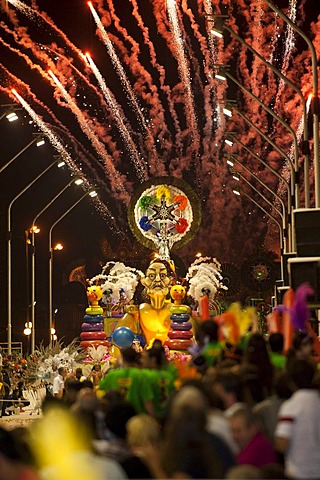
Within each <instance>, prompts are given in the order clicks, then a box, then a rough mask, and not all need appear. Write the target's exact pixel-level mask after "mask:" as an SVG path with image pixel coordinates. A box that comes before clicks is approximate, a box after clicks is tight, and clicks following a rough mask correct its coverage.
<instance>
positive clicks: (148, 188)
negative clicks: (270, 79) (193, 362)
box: [80, 177, 226, 355]
mask: <svg viewBox="0 0 320 480" xmlns="http://www.w3.org/2000/svg"><path fill="white" fill-rule="evenodd" d="M128 221H129V225H130V228H131V230H132V232H133V234H134V235H135V237H136V238H137V239H138V241H139V242H141V243H142V244H143V245H144V246H145V247H147V248H149V249H150V250H151V252H154V258H153V259H152V260H151V261H150V263H149V265H148V267H147V269H146V271H145V272H142V271H141V270H139V269H136V268H133V267H130V266H128V265H125V264H124V263H122V262H107V263H106V265H105V266H104V267H103V268H102V272H101V273H99V274H97V275H96V276H94V277H93V278H91V279H90V280H89V286H88V291H87V293H88V301H89V304H90V306H89V307H88V308H87V310H86V315H85V317H84V323H83V324H82V332H81V334H80V336H81V346H82V347H83V348H84V349H86V348H87V347H88V346H89V345H94V346H98V345H99V344H102V345H105V346H109V348H110V352H111V351H112V352H113V353H114V354H116V355H117V354H118V352H117V350H116V349H117V348H119V349H121V348H124V347H127V346H129V345H132V344H133V343H136V344H137V347H139V346H142V347H143V346H144V345H148V344H150V343H152V342H153V341H154V340H155V339H158V340H160V341H161V342H162V344H163V345H165V347H166V349H167V350H169V351H170V352H181V353H182V354H186V353H188V350H189V348H190V347H191V346H192V344H193V342H194V341H195V330H196V328H197V323H198V322H199V321H202V320H206V319H208V318H209V316H210V310H211V308H213V305H214V301H215V297H216V295H217V293H218V292H219V290H221V289H226V287H225V286H224V285H223V283H222V276H221V272H220V263H219V262H218V261H217V260H216V259H214V258H211V257H200V258H197V259H196V260H195V262H193V263H192V265H190V267H189V268H188V271H187V275H186V276H185V278H179V275H178V274H177V271H176V267H175V264H174V261H173V259H172V251H176V250H178V249H179V247H181V246H182V245H184V244H186V243H187V242H188V241H190V240H191V239H192V238H193V236H194V235H195V234H196V232H197V231H198V228H199V226H200V223H201V209H200V201H199V199H198V197H197V195H196V194H195V193H194V191H193V190H192V189H191V187H190V186H189V185H187V184H186V183H185V182H183V181H181V180H177V179H175V178H170V177H160V178H155V179H152V180H150V181H148V182H146V183H144V184H143V185H141V187H140V189H138V190H137V191H136V192H135V194H134V195H133V197H132V200H131V202H130V205H129V208H128ZM182 283H184V285H182ZM139 284H140V285H141V286H142V287H144V290H143V292H142V293H141V298H142V299H143V301H141V302H137V301H136V297H135V293H136V289H137V287H138V285H139ZM93 292H95V295H93ZM97 302H98V306H97ZM190 305H192V306H193V309H192V308H191V306H190ZM99 307H100V309H99ZM98 310H99V311H98ZM102 318H103V329H102ZM104 334H105V337H104Z"/></svg>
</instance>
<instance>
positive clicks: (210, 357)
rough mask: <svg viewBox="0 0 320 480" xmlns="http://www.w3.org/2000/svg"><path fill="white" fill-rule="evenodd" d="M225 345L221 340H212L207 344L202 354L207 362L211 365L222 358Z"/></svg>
mask: <svg viewBox="0 0 320 480" xmlns="http://www.w3.org/2000/svg"><path fill="white" fill-rule="evenodd" d="M222 353H223V346H222V343H221V342H218V341H212V342H209V343H207V344H206V345H205V347H204V349H203V350H202V352H201V354H202V355H203V356H204V358H205V359H206V364H207V365H208V366H209V367H211V366H213V365H215V364H216V363H217V362H218V361H220V360H221V359H222Z"/></svg>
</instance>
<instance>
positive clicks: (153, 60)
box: [131, 0, 182, 147]
mask: <svg viewBox="0 0 320 480" xmlns="http://www.w3.org/2000/svg"><path fill="white" fill-rule="evenodd" d="M131 4H132V7H133V11H132V14H133V16H134V17H135V19H136V21H137V25H138V26H139V27H140V29H141V32H142V35H143V39H144V43H145V45H147V46H148V48H149V52H150V63H151V65H152V66H153V67H154V68H155V69H156V70H157V71H158V73H159V83H160V88H161V89H162V90H163V92H164V93H165V95H166V99H167V103H168V109H169V112H170V116H171V118H172V121H173V125H174V129H175V131H176V135H175V144H176V147H178V144H179V146H182V145H181V143H180V140H181V129H180V125H179V119H178V116H177V113H176V111H175V108H174V102H173V99H172V95H171V89H170V87H169V85H166V83H165V77H166V71H165V68H164V66H163V65H160V64H159V63H158V61H157V54H156V51H155V48H154V45H153V43H152V41H151V39H150V36H149V30H148V28H147V27H146V26H145V24H144V22H143V19H142V17H141V15H140V13H139V9H138V4H137V1H136V0H131Z"/></svg>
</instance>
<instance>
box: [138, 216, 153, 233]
mask: <svg viewBox="0 0 320 480" xmlns="http://www.w3.org/2000/svg"><path fill="white" fill-rule="evenodd" d="M139 225H140V227H141V228H142V230H144V231H145V232H147V231H148V230H150V229H151V228H152V225H151V223H150V221H149V218H148V217H147V216H146V215H144V216H143V217H141V218H140V220H139Z"/></svg>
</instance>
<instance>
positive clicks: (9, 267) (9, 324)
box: [7, 160, 57, 354]
mask: <svg viewBox="0 0 320 480" xmlns="http://www.w3.org/2000/svg"><path fill="white" fill-rule="evenodd" d="M56 163H57V162H56V160H55V161H54V162H52V163H51V164H50V165H49V166H48V167H47V168H45V169H44V170H43V171H42V172H41V173H39V175H37V176H36V177H35V178H34V179H33V180H31V182H29V183H28V185H26V186H25V187H24V188H23V189H22V190H21V191H20V192H19V193H18V194H17V195H16V196H15V197H14V198H13V199H12V200H11V202H10V203H9V206H8V210H7V270H8V271H7V304H8V305H7V315H8V318H7V334H8V353H9V354H11V346H12V257H11V240H12V232H11V209H12V206H13V204H14V203H15V201H16V200H18V198H20V197H21V195H23V194H24V193H25V192H26V191H27V190H28V189H29V188H30V187H32V185H33V184H34V183H36V181H37V180H39V179H40V178H41V177H42V176H43V175H44V174H45V173H47V172H48V171H49V170H50V169H51V168H52V167H53V166H54V165H56ZM33 227H35V225H33ZM34 233H35V231H34V229H33V232H32V234H33V235H34Z"/></svg>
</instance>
